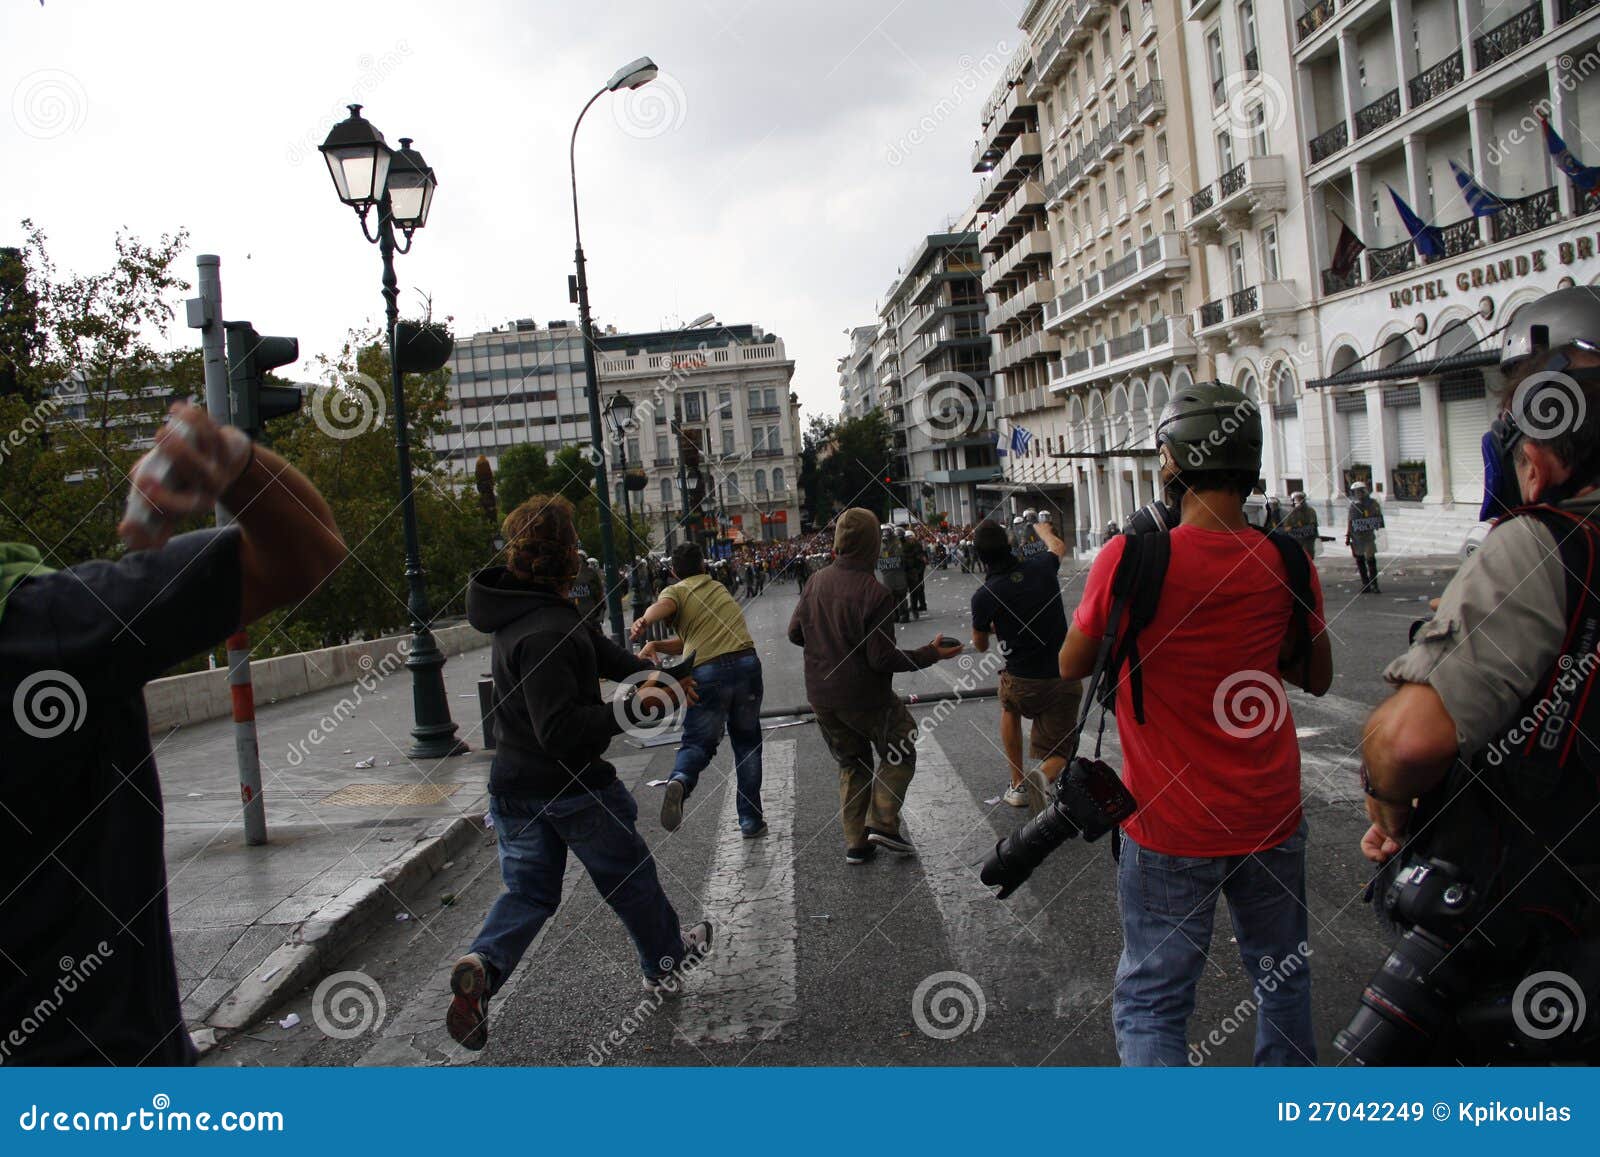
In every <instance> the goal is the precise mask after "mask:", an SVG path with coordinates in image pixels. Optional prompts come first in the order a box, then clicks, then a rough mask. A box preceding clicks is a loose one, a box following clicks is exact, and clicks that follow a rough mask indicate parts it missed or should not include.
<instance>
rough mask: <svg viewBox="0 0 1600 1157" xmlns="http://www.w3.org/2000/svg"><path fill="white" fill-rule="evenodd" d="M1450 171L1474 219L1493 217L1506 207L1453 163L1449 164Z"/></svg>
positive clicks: (1470, 175) (1469, 174)
mask: <svg viewBox="0 0 1600 1157" xmlns="http://www.w3.org/2000/svg"><path fill="white" fill-rule="evenodd" d="M1450 171H1451V172H1452V173H1454V174H1455V175H1456V184H1458V185H1460V186H1461V195H1462V196H1463V197H1465V198H1466V199H1467V208H1469V209H1471V210H1472V215H1473V216H1474V217H1493V216H1494V215H1495V214H1496V213H1498V212H1500V211H1501V210H1502V209H1504V208H1505V207H1506V203H1505V202H1504V201H1502V200H1501V199H1500V198H1499V197H1496V196H1495V195H1494V194H1493V193H1491V192H1489V190H1488V189H1485V188H1484V187H1483V186H1482V185H1480V184H1478V182H1477V181H1475V180H1473V178H1472V174H1471V173H1469V172H1467V171H1466V170H1465V169H1463V168H1462V167H1461V166H1460V165H1458V164H1456V163H1455V162H1454V161H1451V162H1450Z"/></svg>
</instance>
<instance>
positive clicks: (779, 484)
mask: <svg viewBox="0 0 1600 1157" xmlns="http://www.w3.org/2000/svg"><path fill="white" fill-rule="evenodd" d="M772 492H773V493H774V494H782V493H783V467H782V466H774V467H773V468H772Z"/></svg>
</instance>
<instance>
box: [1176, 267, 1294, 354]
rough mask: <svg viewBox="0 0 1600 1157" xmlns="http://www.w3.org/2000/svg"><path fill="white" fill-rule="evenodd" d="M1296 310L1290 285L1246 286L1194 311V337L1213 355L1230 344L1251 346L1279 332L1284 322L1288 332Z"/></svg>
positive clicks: (1268, 282)
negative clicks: (1202, 342) (1200, 339)
mask: <svg viewBox="0 0 1600 1157" xmlns="http://www.w3.org/2000/svg"><path fill="white" fill-rule="evenodd" d="M1300 308H1302V303H1301V302H1300V301H1299V299H1298V298H1297V296H1296V294H1295V289H1294V284H1293V283H1292V282H1288V281H1263V282H1262V283H1261V284H1260V285H1247V286H1245V287H1244V288H1243V289H1237V290H1234V291H1233V292H1232V293H1230V294H1228V296H1227V297H1226V298H1219V299H1218V300H1216V301H1208V302H1206V303H1205V304H1204V305H1202V306H1201V307H1200V308H1199V309H1198V310H1196V311H1195V336H1196V337H1200V338H1203V339H1204V344H1206V345H1207V346H1208V347H1210V348H1211V349H1212V350H1213V351H1214V350H1216V349H1220V348H1221V347H1222V346H1224V345H1226V344H1229V343H1233V342H1239V341H1245V342H1253V341H1256V340H1259V339H1260V338H1261V337H1264V336H1268V335H1271V334H1274V333H1277V332H1279V323H1280V322H1282V321H1284V320H1285V319H1288V320H1287V327H1286V328H1292V326H1293V324H1294V323H1293V316H1294V313H1295V312H1296V311H1297V310H1298V309H1300Z"/></svg>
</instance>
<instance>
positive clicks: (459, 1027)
mask: <svg viewBox="0 0 1600 1157" xmlns="http://www.w3.org/2000/svg"><path fill="white" fill-rule="evenodd" d="M450 991H451V992H452V993H454V994H455V995H454V996H453V997H452V998H451V1000H450V1009H449V1011H447V1012H446V1013H445V1014H444V1027H445V1029H446V1030H447V1031H448V1032H449V1033H450V1037H451V1039H452V1040H454V1041H455V1042H456V1043H457V1044H459V1045H460V1046H461V1047H462V1048H468V1049H472V1050H473V1051H474V1052H476V1051H478V1050H479V1049H481V1048H483V1046H484V1045H486V1044H488V1043H489V973H488V970H487V969H486V968H485V967H484V963H483V957H481V956H479V955H478V954H477V953H476V952H469V953H467V954H466V955H465V956H463V957H462V958H461V959H460V960H458V961H456V966H455V967H454V968H452V969H451V970H450Z"/></svg>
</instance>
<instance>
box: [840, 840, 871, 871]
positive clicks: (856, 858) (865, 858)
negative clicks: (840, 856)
mask: <svg viewBox="0 0 1600 1157" xmlns="http://www.w3.org/2000/svg"><path fill="white" fill-rule="evenodd" d="M877 854H878V849H877V848H875V847H873V846H872V845H871V844H862V845H861V846H860V847H859V848H846V849H845V850H844V862H845V863H847V864H850V865H852V866H860V865H861V864H865V863H869V862H871V860H872V857H873V856H876V855H877Z"/></svg>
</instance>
